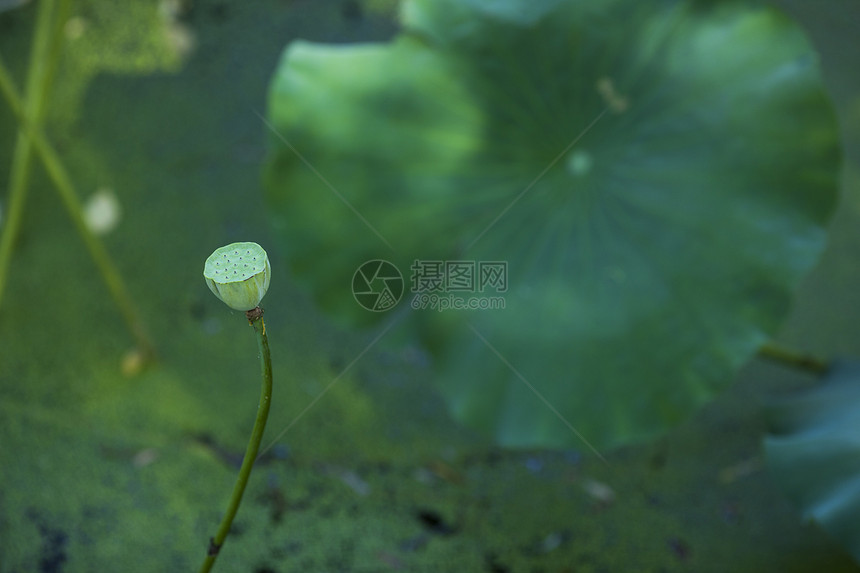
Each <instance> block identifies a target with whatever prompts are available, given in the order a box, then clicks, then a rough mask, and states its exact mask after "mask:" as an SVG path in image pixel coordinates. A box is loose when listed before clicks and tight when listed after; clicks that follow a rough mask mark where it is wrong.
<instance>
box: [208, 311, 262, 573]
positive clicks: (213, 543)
mask: <svg viewBox="0 0 860 573" xmlns="http://www.w3.org/2000/svg"><path fill="white" fill-rule="evenodd" d="M247 316H248V322H249V323H250V324H251V326H253V327H254V333H255V334H256V335H257V346H258V347H259V349H260V369H261V370H262V373H263V383H262V387H261V389H260V404H259V406H258V407H257V419H256V420H255V421H254V429H253V430H252V431H251V439H250V440H249V441H248V447H247V448H246V449H245V457H244V459H243V460H242V467H241V468H240V469H239V476H238V477H237V478H236V485H234V486H233V494H232V495H231V496H230V503H229V505H228V506H227V512H226V513H225V514H224V519H222V520H221V525H220V526H219V527H218V531H217V532H216V533H215V536H214V537H212V538H211V539H210V540H209V550H208V551H207V554H206V559H205V560H204V561H203V565H201V566H200V573H206V572H208V571H210V570H211V569H212V566H213V565H214V564H215V559H217V558H218V552H219V551H220V549H221V546H222V545H224V540H225V539H226V538H227V534H228V533H229V532H230V526H231V525H232V523H233V518H235V517H236V512H238V511H239V504H240V503H242V495H243V494H244V493H245V486H247V485H248V477H249V476H250V475H251V469H252V468H253V467H254V461H255V460H256V458H257V452H258V451H259V450H260V442H262V440H263V431H264V430H265V429H266V420H267V419H268V417H269V406H270V404H271V401H272V359H271V356H270V355H269V339H268V337H267V336H266V324H265V323H264V322H263V313H262V311H261V310H260V309H259V307H258V308H255V309H253V310H249V311H248V312H247Z"/></svg>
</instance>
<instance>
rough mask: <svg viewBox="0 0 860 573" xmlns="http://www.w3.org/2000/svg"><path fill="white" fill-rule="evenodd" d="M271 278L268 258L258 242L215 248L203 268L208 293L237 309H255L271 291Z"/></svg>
mask: <svg viewBox="0 0 860 573" xmlns="http://www.w3.org/2000/svg"><path fill="white" fill-rule="evenodd" d="M271 276H272V268H271V266H270V265H269V257H268V255H266V251H264V250H263V247H261V246H260V245H258V244H257V243H231V244H229V245H227V246H225V247H221V248H219V249H216V250H215V252H214V253H212V254H211V255H209V258H208V259H206V265H205V266H204V267H203V277H204V278H205V279H206V284H207V285H208V286H209V290H211V291H212V292H213V293H214V294H215V296H217V297H218V298H220V299H221V300H222V301H223V302H224V304H226V305H227V306H229V307H230V308H232V309H235V310H246V311H247V310H251V309H254V308H256V307H257V305H259V304H260V301H261V300H263V297H264V296H266V291H267V290H269V280H270V279H271Z"/></svg>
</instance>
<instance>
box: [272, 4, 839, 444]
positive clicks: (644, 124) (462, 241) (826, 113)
mask: <svg viewBox="0 0 860 573" xmlns="http://www.w3.org/2000/svg"><path fill="white" fill-rule="evenodd" d="M403 20H404V25H405V31H404V33H403V34H402V35H401V36H400V37H399V38H398V39H397V40H396V41H394V42H392V43H390V44H387V45H369V46H359V47H331V46H318V45H312V44H308V43H296V44H293V45H292V46H290V47H289V48H288V49H287V51H286V52H285V54H284V57H283V59H282V62H281V65H280V66H279V68H278V71H277V73H276V75H275V77H274V79H273V81H272V84H271V89H270V99H269V118H270V120H271V124H272V127H273V128H274V130H275V131H276V132H277V134H273V135H272V138H271V141H272V145H271V152H270V158H269V162H268V166H267V172H266V181H267V186H268V199H269V204H270V206H271V207H272V211H273V212H274V217H273V220H274V223H275V227H276V228H277V230H278V231H279V233H280V236H281V238H282V244H283V246H284V249H285V250H286V252H287V254H288V256H289V258H290V261H291V264H292V268H293V270H294V271H295V273H296V275H298V276H299V277H300V278H302V279H303V280H304V281H305V282H306V283H307V284H309V285H310V286H311V288H312V289H313V292H314V294H315V296H316V297H317V300H318V301H319V302H320V303H321V304H322V305H323V306H324V307H325V308H328V309H329V310H331V311H333V312H335V313H337V314H339V315H341V316H344V317H348V318H350V319H352V320H354V321H357V322H370V321H373V320H376V319H378V318H379V317H378V316H371V314H372V313H368V312H365V311H363V310H362V309H361V308H360V307H359V306H358V305H356V304H355V303H354V301H353V300H352V297H351V296H350V295H349V291H348V285H349V280H350V277H351V276H352V275H353V273H354V271H355V269H356V268H357V267H358V266H359V265H360V264H361V263H362V262H364V261H366V260H371V259H378V258H386V259H389V260H391V261H392V262H394V263H395V264H397V266H398V267H399V268H400V269H401V271H402V272H403V273H404V275H406V274H408V270H409V269H410V267H411V265H412V263H413V262H414V261H415V260H474V261H507V263H508V269H509V271H508V272H509V286H508V289H507V292H504V293H491V292H490V293H488V292H484V293H476V294H480V295H482V296H489V295H492V294H499V295H500V296H503V297H504V303H505V308H504V310H496V311H469V312H456V313H455V312H448V313H429V312H426V311H425V312H416V313H415V316H414V319H415V320H413V321H412V324H413V325H414V326H416V327H417V329H418V332H419V335H420V336H421V338H422V339H423V340H424V342H425V343H426V344H427V345H428V346H429V348H431V349H432V350H433V352H434V354H435V356H436V359H437V362H438V364H439V366H440V368H441V371H440V375H439V376H438V381H439V386H440V388H441V389H442V390H443V392H444V393H445V395H446V397H447V399H448V402H449V404H450V405H451V407H452V410H453V412H454V413H455V414H456V416H457V417H458V418H459V419H461V420H463V421H465V422H467V423H469V424H471V425H473V426H475V427H477V428H480V429H482V430H485V431H488V432H490V433H491V434H493V435H494V436H495V437H496V439H497V440H498V441H499V442H500V443H502V444H505V445H514V446H525V445H536V444H538V445H545V446H566V445H571V444H576V445H580V446H581V445H582V440H581V438H580V437H579V436H577V435H576V432H572V431H571V428H575V429H576V430H577V431H578V432H579V433H581V435H582V436H583V437H584V438H585V439H586V440H587V441H588V442H590V443H591V444H592V445H594V446H595V447H596V448H606V447H611V446H614V445H618V444H622V443H625V442H629V441H631V440H637V439H643V438H646V437H649V436H653V435H656V434H658V433H660V432H662V431H664V430H665V429H666V428H667V427H669V426H671V425H673V424H675V423H677V422H679V421H680V420H682V419H684V418H686V417H687V416H688V415H689V414H690V413H691V412H692V411H693V410H694V409H695V408H696V407H697V406H699V405H701V404H703V403H704V402H706V401H708V400H709V399H711V398H712V397H713V396H714V395H715V393H717V392H718V391H720V390H721V389H723V388H724V387H725V386H726V384H728V382H729V381H730V380H731V379H732V376H733V374H734V372H735V371H736V369H737V368H738V367H739V366H740V365H741V364H743V363H744V362H745V361H746V360H747V359H748V358H749V357H750V355H751V354H752V353H754V352H755V350H756V349H757V347H758V346H759V345H760V344H761V342H762V341H764V340H765V339H767V338H768V337H769V336H770V335H772V334H773V332H774V331H775V329H776V327H777V325H778V324H779V321H780V319H782V318H783V317H784V315H785V314H786V312H787V310H788V307H789V303H790V298H791V294H792V291H793V288H794V287H795V285H796V283H797V281H798V279H799V278H800V277H801V276H802V275H803V274H804V272H805V271H806V270H808V269H809V268H810V267H811V265H812V264H813V263H814V262H815V260H816V258H817V256H818V254H819V253H820V251H821V249H822V246H823V243H824V225H825V224H826V222H827V221H828V219H829V216H830V214H831V212H832V210H833V207H834V203H835V200H836V178H837V171H838V164H839V151H838V140H837V133H836V128H835V123H834V118H833V114H832V111H831V108H830V105H829V103H828V101H827V98H826V96H825V94H824V92H823V89H822V85H821V81H820V78H819V73H818V68H817V62H816V58H815V55H814V54H813V53H812V52H811V50H810V47H809V45H808V43H807V42H806V40H805V38H804V37H803V34H802V33H801V31H800V30H799V29H798V28H797V27H796V26H795V25H794V24H792V23H791V22H790V21H788V20H787V19H786V18H785V17H784V16H782V15H781V14H779V13H777V12H775V11H773V10H770V9H758V8H755V9H753V8H744V7H740V6H739V5H736V4H733V3H729V4H725V3H716V4H708V5H706V4H705V3H677V2H656V3H641V2H633V1H622V0H617V1H613V2H607V3H600V4H597V3H573V2H557V1H550V2H540V3H525V2H514V1H509V2H504V3H490V2H478V1H477V0H476V1H472V2H465V3H460V2H453V1H441V2H440V1H433V2H429V1H420V0H413V1H410V2H406V3H405V4H404V8H403ZM401 304H404V303H401ZM548 406H549V407H548Z"/></svg>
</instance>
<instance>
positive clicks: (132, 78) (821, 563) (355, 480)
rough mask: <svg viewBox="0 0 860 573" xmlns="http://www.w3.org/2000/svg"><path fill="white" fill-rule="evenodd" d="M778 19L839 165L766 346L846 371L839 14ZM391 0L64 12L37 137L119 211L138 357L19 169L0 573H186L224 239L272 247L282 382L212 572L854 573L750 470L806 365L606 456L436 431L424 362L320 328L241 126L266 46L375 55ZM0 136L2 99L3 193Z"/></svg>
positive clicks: (220, 442) (271, 50) (221, 431)
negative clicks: (807, 72)
mask: <svg viewBox="0 0 860 573" xmlns="http://www.w3.org/2000/svg"><path fill="white" fill-rule="evenodd" d="M8 4H9V3H7V4H3V6H4V8H5V7H7V5H8ZM778 4H780V5H781V7H782V8H784V9H786V10H787V12H788V13H789V14H790V15H792V16H794V17H796V18H798V19H799V21H800V22H801V23H802V25H803V27H804V29H805V30H806V31H807V33H808V34H809V35H810V37H811V40H812V44H813V46H814V47H815V48H816V49H817V50H818V51H819V53H820V55H821V61H822V69H823V71H824V77H825V84H826V86H827V88H828V91H829V93H830V95H831V97H832V98H833V101H834V103H835V107H836V111H837V116H838V119H839V124H840V130H841V137H842V140H843V143H844V147H845V150H846V166H845V168H844V169H843V171H842V199H843V200H842V202H841V206H840V208H839V210H838V211H837V213H836V216H835V218H834V221H833V223H832V225H831V227H830V231H831V234H830V242H829V245H828V248H827V249H826V250H825V252H824V255H823V257H822V259H821V261H820V263H819V264H818V266H817V267H816V268H815V269H814V271H813V272H812V274H811V275H810V276H809V278H808V279H806V280H805V281H804V282H803V284H802V285H801V288H800V292H799V297H798V298H797V304H796V306H795V308H794V310H793V312H792V314H791V315H790V316H789V319H788V322H787V323H786V325H785V326H784V327H783V329H782V331H781V333H780V339H781V340H783V341H785V342H786V343H789V344H793V345H796V346H798V347H801V348H806V349H809V350H811V351H813V352H816V353H821V354H824V355H838V354H842V355H856V354H857V349H858V346H860V336H858V333H857V329H856V327H855V325H856V324H857V321H858V319H860V316H858V315H860V305H857V304H856V302H857V294H856V292H857V287H856V285H858V284H860V270H858V267H857V265H856V260H857V256H858V251H860V249H858V245H860V230H858V229H860V225H858V217H860V213H858V207H860V200H858V199H860V193H858V192H860V185H858V174H860V169H858V165H860V160H858V159H860V152H858V150H860V146H858V142H860V98H858V94H860V85H858V81H860V79H858V78H857V76H856V74H853V73H851V71H852V70H854V69H857V67H858V66H860V62H858V61H857V58H858V57H860V54H858V51H857V50H855V49H849V48H852V46H854V42H855V41H854V40H853V38H854V36H853V30H855V29H856V27H857V22H858V12H857V6H856V3H854V2H851V1H844V2H839V1H836V0H833V1H831V2H827V3H826V4H820V3H814V5H813V4H810V3H805V2H789V1H784V2H780V3H778ZM822 6H823V7H822ZM394 9H395V6H394V5H393V3H392V2H382V1H375V2H358V1H342V0H338V1H316V0H315V1H313V2H310V1H299V0H296V1H293V2H275V1H263V0H260V1H248V2H242V3H227V2H222V1H195V2H193V3H191V2H149V1H146V2H144V1H137V2H124V3H114V2H104V1H92V2H75V3H73V6H72V10H71V14H70V18H71V19H70V20H69V24H67V26H66V28H65V30H64V34H65V40H64V42H65V44H64V49H63V51H62V54H61V59H60V62H59V66H58V73H57V79H56V80H55V84H54V89H53V92H52V93H51V99H50V102H51V103H50V107H49V113H48V116H47V117H48V123H47V129H46V131H47V133H48V135H49V136H50V139H51V141H52V142H53V143H54V145H55V146H56V147H57V148H58V150H59V151H60V153H61V155H62V158H63V161H64V163H65V165H66V167H67V168H68V169H69V171H70V172H71V174H72V176H73V178H74V180H75V182H76V183H77V186H78V188H79V189H80V190H81V192H82V195H83V197H82V199H83V200H84V202H85V204H88V203H87V202H88V201H89V200H90V199H91V197H92V196H93V195H95V193H96V191H97V190H99V189H108V190H110V192H111V194H112V195H113V196H115V198H116V200H117V202H118V203H119V205H120V206H121V217H120V219H119V222H118V224H117V225H116V227H115V228H114V229H113V230H112V231H110V232H109V233H108V234H106V235H104V236H103V240H104V241H105V243H106V246H107V248H108V250H109V252H110V253H111V254H112V255H113V256H114V257H115V261H116V263H117V266H118V267H119V268H120V271H121V272H122V275H123V277H124V278H125V280H126V282H127V283H128V285H129V289H130V290H131V293H132V295H133V296H134V298H135V300H136V302H137V304H138V306H139V308H140V310H141V314H142V315H143V316H144V317H145V320H146V323H147V326H148V327H149V330H150V332H151V334H152V336H153V338H154V339H155V341H156V346H157V350H158V362H157V363H156V364H155V365H154V366H152V367H150V368H148V369H145V370H143V371H142V372H140V373H138V374H137V375H134V376H129V375H126V374H123V357H124V356H129V350H130V348H131V346H132V344H133V339H132V338H131V336H130V335H129V334H128V332H127V331H126V329H125V327H124V324H123V322H122V320H121V318H120V316H119V315H118V313H117V311H116V309H115V308H114V307H113V306H112V305H111V303H110V301H109V298H108V297H107V292H106V290H105V288H104V286H103V284H102V282H101V280H100V278H99V277H98V275H97V272H96V270H95V267H94V266H93V264H92V261H91V260H90V259H89V258H88V255H87V253H86V250H85V249H84V248H83V246H82V244H81V243H80V241H79V240H78V238H77V235H76V233H75V230H74V227H73V226H72V224H71V223H70V221H69V219H68V217H67V216H66V214H65V211H64V210H63V208H62V205H61V203H60V202H59V201H58V200H57V198H56V194H55V193H54V191H53V189H52V187H51V183H50V181H49V180H48V178H47V177H46V176H45V175H44V174H43V172H42V170H41V168H37V169H35V170H34V173H33V177H32V180H31V187H32V189H31V193H30V196H29V199H28V202H27V205H26V210H25V219H24V226H23V231H22V233H21V235H20V237H19V240H18V243H17V247H16V251H15V258H14V259H13V266H12V268H11V274H10V279H9V284H8V286H7V291H6V293H5V295H4V304H3V307H2V308H0V416H1V417H0V420H2V422H0V571H89V570H94V569H98V570H101V569H110V570H114V569H123V570H141V571H149V570H159V571H164V570H168V571H174V570H175V571H179V570H189V569H192V568H193V567H195V566H196V565H197V563H198V560H199V559H200V557H201V556H202V553H203V551H204V549H205V546H206V539H207V538H208V536H209V535H211V534H212V530H213V528H214V527H215V525H216V524H217V521H218V518H219V515H220V511H221V510H222V508H223V506H224V502H225V500H226V497H227V496H228V495H229V489H230V486H231V484H232V481H233V479H234V477H235V472H236V467H237V459H236V458H237V456H238V455H239V454H240V452H241V451H242V449H243V446H244V442H245V440H246V438H247V431H248V428H250V426H251V423H252V420H253V416H254V404H256V396H257V391H258V389H257V383H258V373H257V372H256V367H257V364H256V357H255V356H254V352H255V347H254V341H253V337H252V336H251V334H250V331H249V329H248V328H247V325H246V323H245V321H244V317H242V316H241V313H229V312H225V310H224V309H223V305H221V304H220V303H219V302H218V301H217V300H215V299H214V297H212V296H211V294H209V293H208V290H207V289H206V288H205V284H204V283H203V280H202V278H201V276H200V275H201V270H202V264H203V261H204V260H205V257H206V256H207V255H208V254H209V253H210V252H211V251H212V249H213V248H214V247H216V246H218V245H221V244H226V243H227V242H230V241H233V240H255V241H257V242H259V243H261V244H263V245H265V246H266V248H267V250H268V251H269V253H270V255H271V256H272V257H273V259H274V260H275V261H278V260H280V261H281V264H280V265H278V264H275V265H273V272H274V276H273V281H272V287H271V289H270V292H269V294H268V295H267V300H266V303H267V305H266V309H267V323H268V326H269V336H270V337H271V342H272V349H273V361H274V369H275V376H276V389H275V400H274V405H273V408H272V415H271V418H270V429H269V432H268V436H267V438H268V440H274V438H275V437H276V436H277V435H278V434H280V433H281V432H282V431H283V430H284V429H285V428H289V431H288V432H287V433H286V434H284V435H283V437H281V439H280V440H279V441H278V442H277V445H276V446H274V447H273V448H271V449H270V450H269V451H268V452H267V455H266V457H265V458H264V459H263V460H261V463H260V466H259V467H258V468H257V469H256V470H255V473H254V474H253V476H252V483H251V485H250V486H249V491H248V494H247V500H246V502H245V505H244V506H243V508H242V509H241V511H240V513H239V516H238V520H237V523H236V526H235V529H234V535H233V536H232V537H231V539H230V541H229V542H228V544H227V545H226V546H225V550H224V552H223V554H222V555H221V557H220V558H219V561H221V562H220V563H219V566H220V567H222V568H223V569H224V570H225V571H226V570H230V571H258V572H259V571H286V570H295V569H300V570H305V571H335V570H343V571H397V570H403V571H438V570H464V571H528V570H537V569H543V570H547V571H564V570H577V571H580V570H581V571H589V570H592V571H601V570H627V569H631V568H638V569H640V570H664V571H676V570H677V571H684V570H696V571H708V570H713V571H724V570H735V571H761V570H780V571H817V570H829V571H854V570H857V566H856V564H855V563H853V562H852V561H851V559H850V557H848V555H847V554H846V553H845V552H844V550H843V549H841V548H840V547H839V546H838V545H837V544H836V543H835V542H833V541H832V540H831V539H830V538H828V537H827V536H825V535H824V534H823V533H822V532H821V531H820V530H819V529H818V528H817V527H816V526H814V525H812V524H810V523H808V522H805V521H804V519H803V518H802V516H801V514H800V512H798V511H797V510H796V509H795V508H794V506H792V504H791V503H789V501H788V500H787V499H785V498H784V497H783V496H782V494H781V493H779V492H778V491H777V490H776V489H775V488H773V481H772V480H771V479H770V478H769V477H768V475H767V474H766V472H764V471H763V458H762V449H761V447H760V439H761V436H762V434H763V432H764V430H765V421H764V419H763V417H762V415H761V411H760V407H759V404H760V402H762V401H767V400H770V399H771V398H772V397H773V396H774V395H782V394H787V393H790V392H791V391H793V390H796V389H799V388H804V387H807V386H808V385H809V380H808V378H807V377H806V376H804V375H802V374H799V373H796V372H791V371H787V370H785V369H783V368H780V367H777V366H773V365H771V364H766V363H761V362H757V361H753V362H752V363H750V364H748V365H747V366H746V367H745V368H744V369H743V370H742V371H741V373H740V375H739V377H738V379H737V380H736V383H735V384H734V385H733V386H732V388H731V389H730V390H729V391H728V392H726V393H725V394H724V395H722V396H721V397H719V398H718V399H717V400H716V401H715V402H714V403H713V404H711V405H709V406H707V407H705V408H704V409H702V410H701V411H700V412H698V413H697V414H696V415H695V416H694V417H693V419H692V420H690V421H687V422H685V423H683V424H682V425H681V426H679V427H678V429H676V430H675V431H673V432H671V433H670V434H668V435H667V436H666V437H665V438H664V439H662V440H661V441H659V442H657V443H655V444H651V445H641V446H628V447H623V448H619V449H617V450H615V451H613V452H607V453H606V458H607V460H608V464H603V463H601V462H600V461H599V460H596V459H595V458H593V457H590V456H589V455H588V454H587V453H586V452H585V451H583V449H582V448H581V447H580V446H576V447H574V448H572V449H571V448H566V449H561V450H559V449H554V450H545V449H540V448H520V449H516V450H502V449H498V448H496V447H495V446H493V445H492V443H490V442H488V441H487V439H486V438H484V437H483V436H482V435H480V434H475V433H473V432H471V431H470V430H468V429H466V428H464V427H462V426H461V425H460V424H458V423H456V422H454V421H453V420H451V419H450V418H449V416H448V414H447V410H446V408H445V407H444V405H443V403H442V401H441V399H440V397H439V396H438V394H437V392H436V391H435V390H433V388H432V385H431V382H432V380H433V371H432V369H431V367H430V366H431V362H432V361H431V359H430V357H429V356H428V355H427V354H425V352H424V351H423V350H422V348H421V347H419V346H417V345H405V346H404V345H401V346H398V347H396V349H391V348H388V349H386V348H385V347H383V346H382V345H373V346H372V347H371V348H370V350H367V352H364V351H365V349H367V348H368V346H369V345H371V343H372V342H373V340H374V337H375V336H376V334H377V333H378V331H376V330H366V331H359V332H355V331H352V330H350V329H345V328H343V327H341V326H339V325H337V324H333V323H332V322H331V320H330V319H329V318H328V317H326V316H325V315H322V314H320V313H319V311H318V310H317V309H316V307H315V305H314V303H313V302H312V301H311V300H310V298H309V295H308V294H307V293H306V292H305V291H303V290H301V289H299V288H297V287H296V285H295V282H294V277H293V276H291V274H290V273H289V272H288V270H287V265H286V254H287V253H286V252H285V249H284V247H283V246H281V245H279V244H278V243H277V242H276V241H275V239H274V237H273V235H271V234H270V232H269V230H268V226H267V225H268V217H267V213H266V208H265V206H264V203H263V198H262V191H261V186H260V168H261V166H262V163H263V159H264V155H265V140H266V138H267V137H268V130H267V128H266V127H265V125H264V124H263V123H262V121H261V120H260V118H259V116H258V115H256V114H255V112H257V113H259V114H261V115H262V114H264V112H265V109H266V93H267V89H268V82H269V80H270V79H271V77H272V75H273V73H274V70H275V69H276V68H277V64H278V60H279V56H280V53H281V51H282V50H283V48H284V46H285V45H287V44H288V43H290V42H291V41H293V40H296V39H303V40H307V41H312V42H326V43H352V42H357V41H369V40H370V41H384V40H389V39H391V38H392V37H393V36H394V35H395V33H396V32H397V31H398V24H397V21H396V19H395V17H394ZM34 14H35V3H29V4H25V5H23V6H20V7H14V8H12V9H6V10H5V11H3V12H0V54H2V55H3V56H4V59H5V61H6V62H7V63H8V64H9V66H10V68H11V70H12V72H13V76H14V77H15V79H16V81H17V83H18V85H19V86H21V85H23V84H24V78H25V76H26V66H27V59H28V52H29V42H30V40H31V36H32V30H33V24H34V22H33V20H34ZM76 18H78V20H76ZM15 126H16V122H15V120H14V118H13V117H12V115H11V113H10V112H9V110H8V108H7V107H6V106H5V105H3V106H0V157H2V158H3V160H2V161H0V180H3V181H7V180H8V177H9V173H8V163H7V158H9V157H11V156H12V146H13V144H14V141H15ZM2 197H3V198H2V201H3V203H2V213H0V225H1V224H3V215H4V214H5V207H6V204H5V201H6V196H5V194H4V195H3V196H2ZM392 334H394V332H392ZM237 346H238V347H244V348H246V349H247V351H246V352H245V353H241V354H240V355H236V354H235V352H231V351H230V350H229V349H232V348H235V347H237ZM132 356H133V354H132ZM359 356H360V357H361V358H360V360H358V361H355V359H356V357H359ZM134 370H135V369H134V368H133V365H132V367H129V365H128V363H127V362H126V364H125V372H127V373H131V372H133V371H134ZM323 392H324V394H323ZM321 394H322V397H321V398H319V401H318V402H317V403H316V405H315V406H314V407H312V408H310V409H308V410H307V414H304V415H303V417H301V418H300V419H299V421H298V422H296V423H295V424H294V425H293V422H294V421H295V420H296V418H297V416H300V415H301V414H302V412H303V411H304V410H305V409H306V408H307V407H308V405H310V404H312V403H313V402H314V401H315V400H317V398H318V397H319V396H320V395H321Z"/></svg>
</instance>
